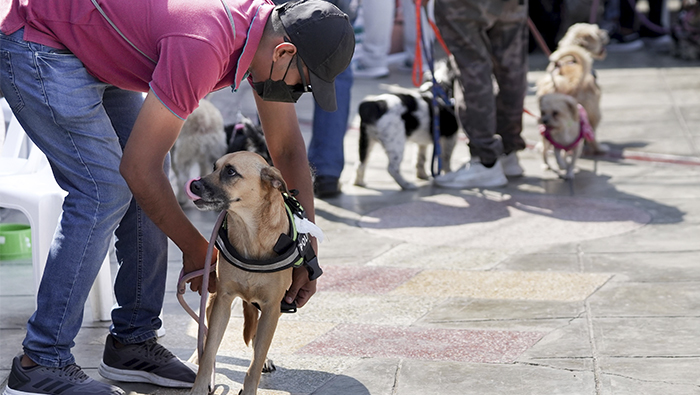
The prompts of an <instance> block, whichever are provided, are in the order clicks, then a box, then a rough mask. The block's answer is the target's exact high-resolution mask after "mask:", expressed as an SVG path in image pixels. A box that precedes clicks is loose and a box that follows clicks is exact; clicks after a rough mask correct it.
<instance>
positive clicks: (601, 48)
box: [557, 23, 610, 60]
mask: <svg viewBox="0 0 700 395" xmlns="http://www.w3.org/2000/svg"><path fill="white" fill-rule="evenodd" d="M608 42H610V37H609V36H608V32H606V31H605V30H603V29H601V28H599V27H598V25H594V24H590V23H575V24H573V25H571V27H569V29H568V30H567V31H566V34H564V37H562V38H561V40H559V43H558V44H557V49H559V48H566V47H571V46H578V47H581V48H583V49H585V50H586V51H588V53H589V54H590V55H591V57H592V58H593V59H596V60H603V59H605V56H606V55H607V53H606V51H605V46H606V45H607V44H608Z"/></svg>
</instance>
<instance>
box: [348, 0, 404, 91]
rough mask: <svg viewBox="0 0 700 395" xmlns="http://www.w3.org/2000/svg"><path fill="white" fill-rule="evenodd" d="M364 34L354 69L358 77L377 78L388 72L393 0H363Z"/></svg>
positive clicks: (392, 23) (392, 26)
mask: <svg viewBox="0 0 700 395" xmlns="http://www.w3.org/2000/svg"><path fill="white" fill-rule="evenodd" d="M361 7H362V18H363V21H364V22H363V23H364V35H363V36H362V50H361V51H358V54H357V56H358V60H357V63H356V65H355V71H356V72H357V73H356V74H357V76H358V77H368V78H378V77H385V76H387V75H388V74H389V68H388V59H387V57H388V55H389V49H390V47H391V32H392V31H393V28H394V11H395V10H394V0H363V1H362V4H361Z"/></svg>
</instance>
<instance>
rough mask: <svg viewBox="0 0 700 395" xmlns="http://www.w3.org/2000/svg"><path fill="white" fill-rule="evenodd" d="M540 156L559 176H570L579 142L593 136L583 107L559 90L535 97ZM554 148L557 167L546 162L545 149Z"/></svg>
mask: <svg viewBox="0 0 700 395" xmlns="http://www.w3.org/2000/svg"><path fill="white" fill-rule="evenodd" d="M539 104H540V114H541V116H540V119H539V121H538V122H539V123H540V132H541V134H542V144H543V150H542V160H543V162H544V166H545V167H546V168H547V169H549V170H552V171H554V172H555V173H557V174H558V175H559V177H561V178H564V179H567V180H570V179H573V178H574V169H575V166H576V160H577V159H578V157H579V156H581V152H582V151H583V142H584V141H590V140H591V139H592V138H593V129H592V128H591V126H590V123H589V122H588V119H587V118H588V117H587V115H586V110H585V109H584V108H583V106H582V105H580V104H579V103H578V102H577V101H576V99H574V98H573V97H571V96H569V95H565V94H562V93H548V94H545V95H542V96H541V97H540V99H539ZM550 149H551V150H553V151H554V157H555V158H556V160H557V165H558V166H559V171H557V170H555V169H554V168H553V167H552V166H550V164H549V161H548V153H549V151H550Z"/></svg>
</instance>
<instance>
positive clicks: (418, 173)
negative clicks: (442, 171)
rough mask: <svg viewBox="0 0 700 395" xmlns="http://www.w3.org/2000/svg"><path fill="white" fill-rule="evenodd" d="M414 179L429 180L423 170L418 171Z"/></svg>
mask: <svg viewBox="0 0 700 395" xmlns="http://www.w3.org/2000/svg"><path fill="white" fill-rule="evenodd" d="M416 178H417V179H419V180H429V179H430V176H429V175H428V173H426V172H425V170H423V171H420V170H419V171H417V172H416Z"/></svg>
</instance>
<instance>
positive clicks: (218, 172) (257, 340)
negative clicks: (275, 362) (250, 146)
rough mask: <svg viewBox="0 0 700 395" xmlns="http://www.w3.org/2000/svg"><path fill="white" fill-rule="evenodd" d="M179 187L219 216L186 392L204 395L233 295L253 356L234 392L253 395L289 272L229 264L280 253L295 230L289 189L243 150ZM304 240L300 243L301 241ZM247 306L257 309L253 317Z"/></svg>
mask: <svg viewBox="0 0 700 395" xmlns="http://www.w3.org/2000/svg"><path fill="white" fill-rule="evenodd" d="M187 189H188V193H189V194H190V197H192V198H193V199H194V203H195V205H196V206H197V207H198V208H199V209H201V210H212V211H222V210H226V211H227V217H226V222H225V223H226V228H225V229H222V230H220V232H219V240H218V241H217V247H219V248H220V250H221V252H220V253H219V260H218V262H217V267H216V274H217V291H216V294H214V295H211V297H210V299H209V303H208V306H207V322H208V326H209V332H208V334H207V338H206V341H205V346H204V353H203V355H202V358H201V360H200V361H199V371H198V373H197V379H196V381H195V383H194V386H193V387H192V391H191V394H197V395H205V394H208V393H209V389H210V387H211V384H212V383H211V379H212V376H213V372H214V364H215V360H216V353H217V351H218V348H219V345H220V344H221V339H222V338H223V335H224V331H225V329H226V326H227V324H228V321H229V318H230V314H231V304H232V303H233V300H234V299H235V298H236V297H240V298H241V299H242V300H243V302H242V303H243V315H244V319H245V324H244V328H243V339H244V341H245V343H246V344H249V342H250V341H251V340H252V341H253V351H254V355H253V358H252V361H251V364H250V367H249V368H248V372H247V374H246V376H245V381H244V383H243V389H242V390H241V392H240V394H244V395H253V394H256V393H257V387H258V384H259V382H260V375H261V373H262V371H263V368H264V367H265V364H266V357H267V352H268V350H269V348H270V343H271V342H272V338H273V335H274V333H275V329H276V328H277V322H278V320H279V318H280V315H281V310H280V302H281V301H282V298H283V297H284V295H285V292H286V290H287V289H289V287H290V285H291V283H292V267H288V268H284V269H282V270H280V271H274V272H261V271H247V270H243V269H241V268H239V266H237V265H236V264H233V263H231V262H234V261H235V262H239V264H242V265H244V266H245V265H247V264H250V265H253V264H258V263H253V261H255V262H259V264H260V265H262V264H267V262H269V261H271V260H273V259H276V258H277V257H279V256H280V255H283V254H280V253H279V251H280V247H279V245H280V242H281V241H282V239H283V237H284V236H281V235H287V234H288V233H290V229H296V228H294V227H291V225H290V222H291V221H294V220H293V219H292V217H293V215H292V211H290V210H288V209H287V207H288V206H286V205H285V197H284V196H283V193H285V194H288V193H289V191H287V185H286V184H285V182H284V179H283V178H282V175H281V173H280V172H279V170H278V169H276V168H274V167H272V166H269V165H268V164H267V162H266V161H265V160H264V159H263V158H262V157H261V156H260V155H258V154H255V153H252V152H247V151H240V152H235V153H232V154H227V155H225V156H223V157H222V158H220V159H219V160H217V161H216V164H215V166H214V172H213V173H211V174H209V175H207V176H206V177H203V178H201V179H196V180H192V181H190V182H189V183H188V184H187ZM294 202H296V200H294ZM224 238H225V239H226V240H227V241H228V243H230V245H231V246H233V248H234V249H235V251H234V255H233V258H232V256H231V255H227V254H232V252H230V250H226V251H228V252H225V251H224V249H222V245H220V244H219V243H222V244H224V245H225V244H226V243H225V242H224V241H223V239H224ZM305 240H306V241H307V244H308V238H306V239H305ZM290 247H291V248H297V247H299V245H298V244H297V245H292V246H290ZM308 248H310V246H309V247H308ZM276 251H277V252H276ZM286 251H291V250H288V249H287V250H286ZM265 267H270V266H265ZM254 303H255V304H257V305H258V306H259V307H260V311H261V313H260V317H258V310H257V308H256V307H255V305H254ZM267 368H269V367H267ZM271 370H274V368H272V369H271Z"/></svg>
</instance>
